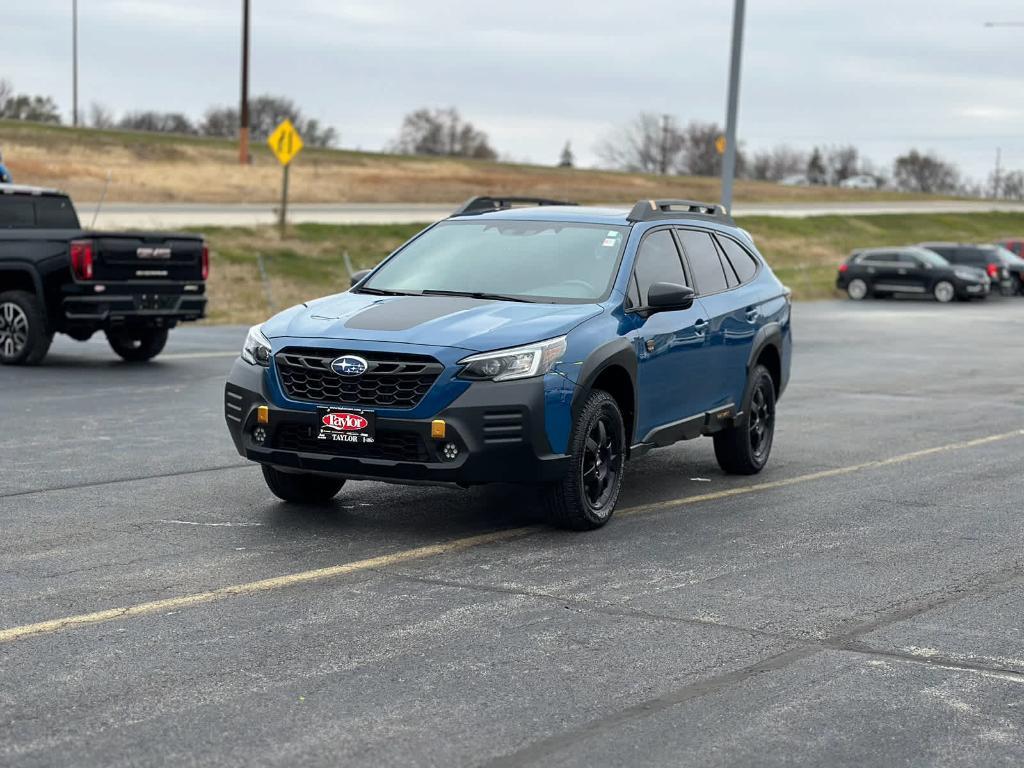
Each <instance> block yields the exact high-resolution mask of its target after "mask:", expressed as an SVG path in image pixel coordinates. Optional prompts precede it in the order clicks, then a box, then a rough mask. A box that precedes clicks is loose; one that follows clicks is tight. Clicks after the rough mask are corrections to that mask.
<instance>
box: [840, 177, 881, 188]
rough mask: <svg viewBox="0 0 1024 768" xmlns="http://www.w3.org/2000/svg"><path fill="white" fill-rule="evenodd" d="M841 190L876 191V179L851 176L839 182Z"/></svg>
mask: <svg viewBox="0 0 1024 768" xmlns="http://www.w3.org/2000/svg"><path fill="white" fill-rule="evenodd" d="M839 186H840V187H842V188H843V189H878V179H876V178H875V177H874V176H868V175H867V174H860V175H857V176H851V177H850V178H848V179H843V180H842V181H840V182H839Z"/></svg>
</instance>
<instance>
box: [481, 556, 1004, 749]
mask: <svg viewBox="0 0 1024 768" xmlns="http://www.w3.org/2000/svg"><path fill="white" fill-rule="evenodd" d="M1021 578H1024V567H1022V566H1021V565H1015V566H1013V567H1010V568H1003V569H1000V570H998V571H992V572H990V573H988V574H979V575H978V576H977V577H976V578H975V579H973V580H972V581H971V582H969V583H968V584H967V585H957V586H954V587H952V588H950V589H947V590H945V592H944V596H943V597H932V598H930V599H929V598H925V599H917V600H914V601H910V602H908V603H906V604H904V607H902V608H900V609H899V610H892V611H889V612H888V613H885V614H882V615H880V616H877V617H876V618H874V619H870V620H865V621H860V622H857V623H855V624H853V625H852V626H851V627H850V628H849V629H847V630H846V631H845V632H841V633H838V634H834V635H831V636H829V637H826V638H823V639H821V640H816V641H814V640H812V641H800V640H798V641H797V642H799V643H800V645H798V646H796V647H795V648H790V649H788V650H785V651H782V652H779V653H775V654H772V655H771V656H768V657H766V658H763V659H760V660H758V661H756V662H754V663H753V664H750V665H747V666H745V667H742V668H741V669H737V670H732V671H730V672H726V673H723V674H720V675H714V676H712V677H709V678H705V679H703V680H697V681H695V682H693V683H690V684H689V685H685V686H683V687H681V688H677V689H675V690H673V691H669V692H667V693H664V694H662V695H661V696H656V697H654V698H652V699H647V700H645V701H641V702H638V703H637V704H634V705H632V706H629V707H626V708H624V709H621V710H618V711H616V712H612V713H610V714H608V715H605V716H604V717H600V718H597V719H595V720H591V721H589V722H587V723H583V724H582V725H580V726H578V727H576V728H573V729H571V730H567V731H564V732H562V733H559V734H555V735H552V736H549V737H547V738H544V739H540V740H539V741H535V742H533V743H531V744H529V745H527V746H525V747H523V748H522V749H519V750H517V751H515V752H511V753H508V754H506V755H503V756H501V757H497V758H494V759H492V760H488V761H486V762H484V763H482V764H481V765H483V766H488V768H511V767H512V766H515V767H517V768H518V766H525V765H532V764H536V763H540V764H543V763H544V761H545V758H548V757H550V756H551V755H553V754H555V753H557V752H560V751H562V750H564V749H566V748H568V747H571V746H574V745H576V744H579V743H580V742H583V741H585V740H587V739H588V738H590V737H592V736H595V735H597V734H599V733H602V732H605V731H610V730H612V729H614V728H616V727H618V726H620V725H624V724H626V723H628V722H632V721H635V720H641V719H644V718H646V717H649V716H651V715H655V714H658V713H659V712H663V711H665V710H667V709H670V708H672V707H675V706H677V705H679V704H683V703H685V702H688V701H692V700H694V699H698V698H701V697H703V696H707V695H709V694H713V693H717V692H718V691H721V690H724V689H725V688H728V687H729V686H731V685H735V684H737V683H742V682H744V681H746V680H749V679H750V678H752V677H756V676H758V675H762V674H765V673H767V672H774V671H777V670H780V669H784V668H786V667H789V666H792V665H793V664H796V663H797V662H799V661H802V660H804V659H807V658H810V657H811V656H814V655H816V654H819V653H823V652H826V651H838V652H845V653H857V654H861V655H869V656H880V657H885V658H893V659H899V660H900V661H907V662H913V663H917V664H923V665H929V666H933V667H938V668H942V667H945V668H953V669H960V670H964V671H971V672H987V673H996V674H1002V675H1010V676H1014V677H1019V678H1020V680H1021V681H1022V682H1024V673H1022V672H1020V671H1018V670H1014V669H1008V668H1006V667H1003V666H998V665H997V666H993V665H986V664H980V663H975V662H970V661H964V660H958V659H953V658H951V657H948V656H947V657H943V656H941V655H938V654H937V655H935V656H928V657H921V656H914V655H912V654H907V653H901V652H899V651H891V652H890V651H884V650H876V649H873V648H871V647H870V646H867V645H861V644H859V643H858V642H857V639H858V638H859V637H860V636H862V635H866V634H869V633H871V632H873V631H875V630H878V629H881V628H883V627H886V626H890V625H892V624H897V623H899V622H901V621H906V620H908V619H912V618H916V617H917V616H920V615H922V614H924V613H927V612H929V611H932V610H935V609H936V608H942V607H945V606H948V605H952V604H954V603H957V602H959V601H961V600H964V599H966V598H968V597H991V596H993V595H996V594H999V593H1000V592H1004V591H1006V590H1008V589H1010V588H1011V587H1012V586H1014V583H1015V582H1017V581H1019V580H1020V579H1021ZM706 626H718V625H713V624H707V625H706Z"/></svg>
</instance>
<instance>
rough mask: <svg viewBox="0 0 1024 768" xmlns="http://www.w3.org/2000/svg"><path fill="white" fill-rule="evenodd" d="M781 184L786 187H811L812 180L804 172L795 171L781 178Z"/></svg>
mask: <svg viewBox="0 0 1024 768" xmlns="http://www.w3.org/2000/svg"><path fill="white" fill-rule="evenodd" d="M779 184H781V185H782V186H784V187H809V186H811V181H810V179H808V178H807V177H806V176H804V174H802V173H794V174H793V175H791V176H786V177H785V178H782V179H779Z"/></svg>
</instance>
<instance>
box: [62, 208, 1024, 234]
mask: <svg viewBox="0 0 1024 768" xmlns="http://www.w3.org/2000/svg"><path fill="white" fill-rule="evenodd" d="M633 202H636V201H631V202H628V203H627V202H623V203H613V204H610V205H612V206H613V207H619V208H623V209H628V208H629V207H630V206H632V204H633ZM457 205H458V204H457V203H443V204H431V203H337V204H330V203H299V204H295V205H290V206H288V215H289V220H290V221H292V222H295V223H304V222H316V223H321V224H396V223H400V224H402V223H413V224H415V223H423V224H427V223H430V222H432V221H437V220H438V219H441V218H444V217H445V216H447V215H449V214H450V213H451V212H452V211H453V210H455V208H456V207H457ZM77 207H78V211H79V215H80V216H81V218H82V221H83V222H84V223H85V224H86V225H87V226H89V227H92V226H93V220H94V213H95V211H96V204H95V203H79V204H78V206H77ZM275 210H276V205H274V204H271V203H253V204H244V203H240V204H233V203H229V204H220V205H213V204H205V203H152V204H137V203H107V204H106V205H104V206H102V208H101V209H100V212H99V215H98V216H96V217H95V227H96V228H98V229H107V230H112V229H169V228H173V227H185V226H223V227H227V226H247V227H251V226H256V225H259V224H273V223H274V222H276V221H277V219H276V213H275ZM982 211H1013V212H1024V204H1021V203H1006V202H998V203H997V202H994V201H970V202H958V201H941V202H930V201H923V202H922V201H917V202H868V203H754V204H740V205H737V206H736V207H735V209H734V213H735V214H736V215H737V216H747V215H761V216H786V217H797V218H799V217H805V216H823V215H827V214H860V215H869V214H885V213H976V212H982Z"/></svg>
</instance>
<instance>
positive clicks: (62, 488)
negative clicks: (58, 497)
mask: <svg viewBox="0 0 1024 768" xmlns="http://www.w3.org/2000/svg"><path fill="white" fill-rule="evenodd" d="M251 466H254V465H253V464H252V463H245V464H218V465H217V466H214V467H202V468H201V469H183V470H181V471H180V472H158V473H156V474H153V475H138V476H136V477H120V478H114V479H113V480H94V481H92V482H87V483H69V484H68V485H57V486H54V487H52V488H33V489H30V490H27V491H13V492H12V493H0V499H14V498H17V497H19V496H33V495H35V494H39V493H52V492H55V491H74V490H78V489H80V488H101V487H102V486H104V485H118V484H120V483H134V482H136V481H139V480H160V479H163V478H168V477H185V476H186V475H199V474H202V473H204V472H223V471H224V470H227V469H247V468H249V467H251Z"/></svg>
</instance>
